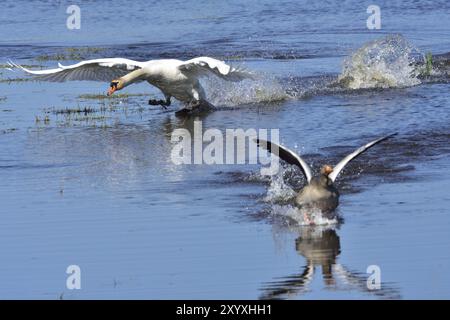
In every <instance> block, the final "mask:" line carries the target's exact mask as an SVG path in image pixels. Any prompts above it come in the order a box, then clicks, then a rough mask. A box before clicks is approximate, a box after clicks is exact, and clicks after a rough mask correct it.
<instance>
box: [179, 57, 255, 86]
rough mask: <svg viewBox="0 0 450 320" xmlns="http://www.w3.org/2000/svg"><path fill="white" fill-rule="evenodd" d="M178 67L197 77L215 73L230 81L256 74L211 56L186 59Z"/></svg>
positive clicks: (251, 76) (251, 77)
mask: <svg viewBox="0 0 450 320" xmlns="http://www.w3.org/2000/svg"><path fill="white" fill-rule="evenodd" d="M178 69H179V70H180V71H181V72H184V73H188V74H192V75H194V76H196V77H201V76H206V75H208V74H211V73H214V74H215V75H216V76H218V77H220V78H222V79H224V80H228V81H241V80H244V79H247V78H250V79H253V78H254V74H252V73H251V72H249V71H247V70H244V69H240V68H235V67H232V66H230V65H228V64H226V63H225V62H223V61H220V60H216V59H213V58H209V57H199V58H194V59H191V60H188V61H185V62H184V63H182V64H181V65H180V66H179V67H178Z"/></svg>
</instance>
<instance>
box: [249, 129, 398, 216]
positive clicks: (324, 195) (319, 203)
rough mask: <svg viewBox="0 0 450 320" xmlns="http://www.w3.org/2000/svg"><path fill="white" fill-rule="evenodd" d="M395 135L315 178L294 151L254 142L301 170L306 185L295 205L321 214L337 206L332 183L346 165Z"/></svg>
mask: <svg viewBox="0 0 450 320" xmlns="http://www.w3.org/2000/svg"><path fill="white" fill-rule="evenodd" d="M396 134H397V133H394V134H391V135H388V136H385V137H383V138H379V139H377V140H374V141H371V142H369V143H367V144H365V145H364V146H362V147H360V148H358V149H356V150H355V151H353V152H352V153H350V154H349V155H348V156H346V157H345V158H344V159H342V160H341V161H340V162H339V163H338V164H337V165H336V166H335V167H334V168H333V167H332V166H330V165H324V166H323V167H322V168H321V169H320V174H319V175H318V176H315V177H313V175H312V171H311V168H310V167H309V166H308V164H307V163H306V162H305V161H304V160H303V159H302V158H301V157H300V156H299V155H298V154H297V153H295V152H294V151H292V150H290V149H288V148H286V147H283V146H281V145H277V144H275V143H273V142H270V141H266V140H262V139H256V140H255V141H256V143H257V144H258V146H259V147H261V148H263V149H266V150H267V151H269V152H271V153H274V154H275V155H277V156H279V157H280V158H281V159H282V160H284V161H286V162H287V163H289V164H292V165H296V166H298V167H299V168H300V169H301V170H302V172H303V174H304V176H305V178H306V181H307V182H308V184H307V185H306V186H305V187H303V188H302V189H301V190H300V192H298V194H297V196H296V198H295V203H296V204H297V205H298V206H299V207H307V208H309V207H314V208H318V209H319V210H321V211H322V212H331V211H333V210H334V209H336V207H337V206H338V205H339V192H338V190H337V188H336V186H335V185H334V181H335V180H336V178H337V176H338V175H339V173H340V172H341V171H342V169H344V167H345V166H346V165H347V163H349V162H350V161H351V160H353V159H355V158H356V157H357V156H359V155H360V154H362V153H363V152H364V151H366V150H367V149H369V148H371V147H373V146H374V145H376V144H377V143H380V142H382V141H384V140H386V139H389V138H390V137H392V136H394V135H396Z"/></svg>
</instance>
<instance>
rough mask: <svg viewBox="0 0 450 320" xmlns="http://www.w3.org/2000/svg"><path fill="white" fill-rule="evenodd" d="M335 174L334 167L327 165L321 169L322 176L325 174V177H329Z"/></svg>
mask: <svg viewBox="0 0 450 320" xmlns="http://www.w3.org/2000/svg"><path fill="white" fill-rule="evenodd" d="M332 172H333V167H332V166H330V165H328V164H326V165H324V166H323V167H322V169H320V174H323V175H324V176H327V177H328V175H329V174H330V173H332Z"/></svg>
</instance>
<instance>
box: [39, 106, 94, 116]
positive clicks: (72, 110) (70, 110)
mask: <svg viewBox="0 0 450 320" xmlns="http://www.w3.org/2000/svg"><path fill="white" fill-rule="evenodd" d="M47 112H48V111H47ZM50 112H51V113H53V114H85V115H87V114H89V113H94V112H97V110H95V109H94V108H91V107H84V108H81V107H77V108H64V109H55V108H53V109H52V110H51V111H50Z"/></svg>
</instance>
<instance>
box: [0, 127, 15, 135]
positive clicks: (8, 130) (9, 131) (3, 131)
mask: <svg viewBox="0 0 450 320" xmlns="http://www.w3.org/2000/svg"><path fill="white" fill-rule="evenodd" d="M17 130H18V129H17V128H8V129H3V130H1V131H0V133H1V134H7V133H12V132H14V131H17Z"/></svg>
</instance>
